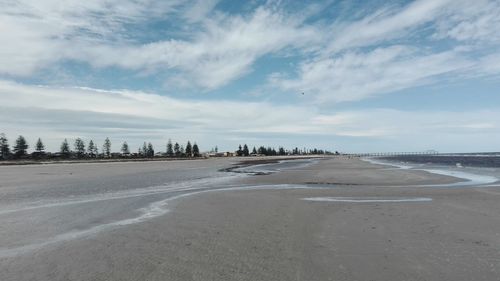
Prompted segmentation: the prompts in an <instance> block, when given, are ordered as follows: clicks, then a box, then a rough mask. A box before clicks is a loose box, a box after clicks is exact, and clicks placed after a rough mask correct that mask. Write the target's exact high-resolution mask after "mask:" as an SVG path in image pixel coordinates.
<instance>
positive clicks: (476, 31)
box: [269, 0, 500, 104]
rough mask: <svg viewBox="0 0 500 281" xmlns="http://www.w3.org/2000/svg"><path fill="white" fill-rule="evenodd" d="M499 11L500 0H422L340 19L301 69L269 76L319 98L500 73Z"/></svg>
mask: <svg viewBox="0 0 500 281" xmlns="http://www.w3.org/2000/svg"><path fill="white" fill-rule="evenodd" d="M471 6H472V7H471ZM499 15H500V4H499V3H498V2H495V1H486V0H481V1H478V2H475V3H474V5H470V2H469V1H448V0H439V1H434V0H420V1H414V2H412V3H410V4H408V5H407V6H405V7H402V8H401V7H398V8H394V7H391V8H383V9H380V10H378V11H375V12H373V13H372V14H369V15H367V16H365V17H363V18H362V19H360V20H358V21H354V22H334V23H333V24H332V25H331V29H332V30H333V31H332V33H331V34H330V35H331V36H330V37H329V39H328V40H330V42H329V43H328V44H327V47H326V48H325V49H324V50H322V51H321V52H319V53H318V54H317V55H316V56H313V57H312V58H309V59H305V60H303V61H302V62H301V63H300V64H299V67H298V69H297V70H296V73H295V75H290V74H289V73H287V72H283V73H274V74H272V75H270V76H269V82H270V85H271V86H274V87H276V88H278V89H281V90H284V91H293V92H297V91H298V92H307V93H308V95H309V96H310V97H312V100H313V101H314V102H315V103H317V104H331V103H337V102H343V101H358V100H362V99H366V98H370V97H373V96H377V95H381V94H385V93H391V92H395V91H399V90H403V89H407V88H413V87H416V86H421V85H427V84H435V83H442V84H446V83H449V82H450V80H456V79H471V78H481V77H484V76H489V75H496V76H498V75H499V74H500V69H499V68H498V61H499V60H498V54H499V53H498V50H499V49H500V45H498V44H497V43H498V42H500V41H499V40H497V39H498V38H499V37H498V32H496V31H497V30H498V29H500V20H499V18H500V16H499ZM449 39H453V40H455V41H454V42H449ZM445 40H448V41H445ZM474 40H479V43H477V42H474ZM462 41H467V42H462ZM486 43H488V44H486ZM485 44H486V45H485Z"/></svg>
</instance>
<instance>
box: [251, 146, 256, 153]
mask: <svg viewBox="0 0 500 281" xmlns="http://www.w3.org/2000/svg"><path fill="white" fill-rule="evenodd" d="M252 154H257V149H255V146H254V147H253V149H252Z"/></svg>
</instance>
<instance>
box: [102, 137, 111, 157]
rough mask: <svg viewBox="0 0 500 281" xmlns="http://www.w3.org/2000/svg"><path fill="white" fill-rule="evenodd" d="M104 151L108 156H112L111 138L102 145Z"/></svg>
mask: <svg viewBox="0 0 500 281" xmlns="http://www.w3.org/2000/svg"><path fill="white" fill-rule="evenodd" d="M102 152H103V153H104V155H106V157H108V158H109V157H110V156H111V141H110V140H109V138H106V139H105V140H104V145H103V147H102Z"/></svg>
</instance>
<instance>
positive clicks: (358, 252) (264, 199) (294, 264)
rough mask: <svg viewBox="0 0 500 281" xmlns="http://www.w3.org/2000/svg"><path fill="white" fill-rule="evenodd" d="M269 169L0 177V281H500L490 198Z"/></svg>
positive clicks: (79, 167)
mask: <svg viewBox="0 0 500 281" xmlns="http://www.w3.org/2000/svg"><path fill="white" fill-rule="evenodd" d="M269 159H270V158H266V160H265V161H262V159H254V160H258V162H255V163H254V164H257V165H251V164H252V163H251V162H247V163H244V164H238V162H240V160H241V159H238V158H227V159H225V158H221V159H207V160H196V161H168V162H141V163H88V164H71V165H67V164H66V165H65V164H54V165H32V166H22V167H13V166H12V167H0V203H1V205H0V206H1V208H0V234H1V235H0V245H1V246H0V280H306V281H311V280H498V279H500V255H499V253H500V216H499V214H500V204H499V201H500V189H499V187H498V186H495V184H491V183H490V184H484V185H480V186H478V185H464V186H461V185H460V184H458V185H457V183H459V182H462V181H464V180H463V179H459V178H456V177H451V176H447V175H439V174H436V173H430V172H427V171H420V170H414V169H399V168H397V167H393V166H388V165H380V164H374V163H370V162H367V161H363V160H361V159H358V158H345V157H323V158H318V159H298V160H291V161H288V160H285V161H282V162H278V161H268V160H269ZM273 162H274V163H273ZM236 166H237V167H238V168H237V170H235V167H236Z"/></svg>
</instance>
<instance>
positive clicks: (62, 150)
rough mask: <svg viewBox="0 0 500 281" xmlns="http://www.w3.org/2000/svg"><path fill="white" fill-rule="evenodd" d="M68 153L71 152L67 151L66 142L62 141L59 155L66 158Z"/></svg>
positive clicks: (67, 145)
mask: <svg viewBox="0 0 500 281" xmlns="http://www.w3.org/2000/svg"><path fill="white" fill-rule="evenodd" d="M70 153H71V152H70V150H69V144H68V140H67V139H64V141H63V142H62V144H61V154H62V156H63V157H68V156H69V154H70Z"/></svg>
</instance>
